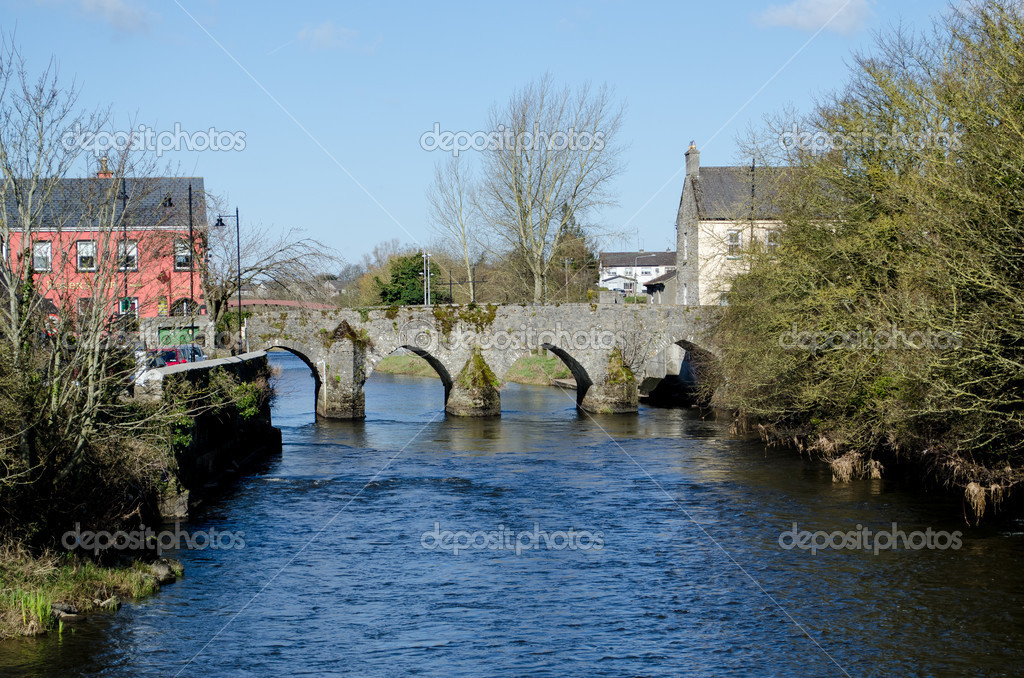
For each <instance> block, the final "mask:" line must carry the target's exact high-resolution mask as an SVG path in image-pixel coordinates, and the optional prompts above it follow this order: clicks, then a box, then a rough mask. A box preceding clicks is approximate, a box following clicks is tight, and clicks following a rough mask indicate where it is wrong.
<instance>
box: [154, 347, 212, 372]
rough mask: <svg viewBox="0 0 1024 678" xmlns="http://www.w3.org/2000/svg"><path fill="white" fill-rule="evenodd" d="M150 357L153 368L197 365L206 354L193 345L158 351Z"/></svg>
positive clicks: (204, 358)
mask: <svg viewBox="0 0 1024 678" xmlns="http://www.w3.org/2000/svg"><path fill="white" fill-rule="evenodd" d="M152 357H153V361H154V367H166V366H168V365H180V364H181V363H197V362H199V361H201V360H206V354H205V353H203V349H202V348H200V347H199V346H196V345H195V344H187V345H185V346H172V347H170V348H162V349H158V350H156V351H153V352H152Z"/></svg>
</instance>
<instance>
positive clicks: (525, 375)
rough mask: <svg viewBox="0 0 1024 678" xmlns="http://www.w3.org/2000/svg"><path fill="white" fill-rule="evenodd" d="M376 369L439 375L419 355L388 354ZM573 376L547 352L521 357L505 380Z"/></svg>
mask: <svg viewBox="0 0 1024 678" xmlns="http://www.w3.org/2000/svg"><path fill="white" fill-rule="evenodd" d="M374 371H376V372H383V373H384V374H407V375H411V376H415V377H435V378H436V377H437V372H435V371H434V368H433V367H431V366H430V365H429V364H428V363H427V361H426V360H424V359H423V358H421V357H419V356H418V355H391V356H388V357H387V358H384V359H383V360H381V361H380V362H379V363H377V367H376V368H375V370H374ZM571 376H572V373H571V372H570V371H569V368H567V367H566V366H565V363H563V362H562V361H561V360H559V359H558V358H549V357H547V354H546V353H545V354H542V355H529V356H526V357H525V358H520V359H519V361H517V362H516V364H515V365H513V366H512V369H510V370H509V371H508V374H506V375H505V381H509V382H513V383H516V384H535V385H543V386H547V385H548V384H550V383H551V380H552V379H568V378H569V377H571Z"/></svg>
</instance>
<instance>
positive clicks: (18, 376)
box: [0, 37, 152, 508]
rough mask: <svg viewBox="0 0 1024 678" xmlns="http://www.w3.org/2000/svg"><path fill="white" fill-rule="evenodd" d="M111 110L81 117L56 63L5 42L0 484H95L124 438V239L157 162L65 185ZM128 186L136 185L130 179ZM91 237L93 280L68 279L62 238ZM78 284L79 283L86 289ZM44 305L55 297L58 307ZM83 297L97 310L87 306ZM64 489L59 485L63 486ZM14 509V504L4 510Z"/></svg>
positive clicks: (0, 54) (114, 159)
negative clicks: (85, 143) (31, 62)
mask: <svg viewBox="0 0 1024 678" xmlns="http://www.w3.org/2000/svg"><path fill="white" fill-rule="evenodd" d="M106 124H107V116H106V115H105V114H104V113H103V112H96V113H91V114H83V113H80V112H79V111H78V109H77V90H76V89H75V88H74V86H71V87H70V88H65V87H64V86H62V84H61V82H60V77H59V72H58V69H57V67H56V65H55V64H54V63H53V62H51V63H50V64H49V65H48V66H47V68H46V69H45V70H44V71H43V72H42V73H41V74H40V75H39V76H38V77H32V76H30V75H29V73H28V70H27V68H26V66H25V63H24V60H23V59H22V57H21V55H20V53H19V51H18V49H17V48H16V47H14V46H13V45H12V44H10V41H9V38H7V37H4V39H3V43H2V45H0V253H2V256H0V372H2V375H0V376H2V380H3V382H4V390H3V391H2V392H0V408H2V414H0V487H7V488H10V487H14V486H20V485H29V484H32V485H34V486H35V487H50V488H54V487H58V486H60V487H63V488H65V489H67V488H68V487H69V485H68V483H72V484H73V483H79V484H82V483H85V482H88V478H89V473H90V469H91V470H92V471H93V472H95V469H96V467H97V466H99V464H97V462H96V458H95V457H94V456H90V455H91V454H93V453H94V452H95V450H96V449H97V448H98V447H102V446H104V445H105V444H109V443H110V441H111V440H112V439H113V438H115V437H116V436H118V435H125V434H126V431H130V430H133V427H136V428H135V429H134V430H141V429H139V428H138V421H137V420H131V421H130V420H129V419H126V418H125V417H123V416H122V410H123V408H120V407H119V404H118V402H117V394H118V393H120V392H121V391H122V390H123V388H124V385H125V381H126V377H127V375H129V374H131V372H132V370H133V369H134V364H133V362H132V361H131V351H130V350H129V349H128V347H127V345H126V344H125V342H124V341H119V340H118V337H123V336H125V335H123V334H122V332H124V331H125V330H130V329H133V328H130V327H127V326H126V325H125V324H124V323H123V322H122V321H124V320H126V318H125V317H118V316H116V315H115V313H114V308H115V303H116V302H117V300H118V299H119V298H120V296H121V292H122V291H123V286H122V280H123V279H124V278H123V275H124V274H122V273H120V272H119V270H123V267H119V264H120V263H121V259H122V258H123V256H124V253H123V252H121V251H119V249H118V245H119V244H120V243H121V242H122V240H123V238H122V234H123V233H124V232H125V228H126V224H127V223H128V221H129V220H130V219H131V215H132V214H133V213H134V212H135V211H136V210H137V205H138V204H139V203H140V202H141V201H142V197H143V196H144V195H145V193H146V191H147V190H148V186H149V182H148V181H147V180H146V177H147V176H148V175H149V174H150V172H151V171H152V165H151V164H150V163H149V161H148V160H147V159H146V158H145V157H144V156H142V155H141V154H139V153H137V152H136V151H134V150H133V149H131V148H124V149H120V150H118V151H117V152H112V153H111V154H110V157H109V158H104V165H103V166H104V169H105V171H104V172H103V176H102V177H96V178H90V179H85V180H81V181H78V182H68V181H66V178H67V175H68V173H69V172H70V171H71V170H72V168H73V167H74V166H75V165H76V164H77V163H80V162H81V161H82V153H83V150H82V148H81V147H80V145H78V144H76V143H75V142H74V139H75V135H76V133H77V132H76V131H81V130H90V131H99V130H101V129H102V128H104V127H105V126H106ZM126 177H131V180H130V181H129V182H126V181H125V179H126ZM73 231H84V232H88V233H89V234H90V235H89V238H90V240H89V242H91V243H93V250H92V252H91V258H92V263H91V266H90V269H89V270H90V271H91V273H90V274H89V276H88V282H87V283H85V284H84V286H83V287H74V286H72V285H71V284H70V281H69V279H68V277H69V275H70V274H69V273H68V271H69V270H70V269H71V267H72V266H73V264H74V262H73V261H72V259H73V257H74V256H76V255H75V254H74V253H72V252H70V251H63V250H62V248H61V245H62V243H65V242H67V241H66V239H63V238H62V237H61V235H62V234H63V233H66V232H73ZM78 284H81V283H78ZM48 297H50V298H54V299H56V303H54V301H51V300H50V299H49V298H48ZM82 299H87V300H88V301H89V302H90V303H87V304H80V303H79V302H80V301H81V300H82ZM62 483H63V484H62ZM7 508H9V506H8V507H7Z"/></svg>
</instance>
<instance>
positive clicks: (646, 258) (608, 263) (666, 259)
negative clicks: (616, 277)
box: [601, 252, 676, 268]
mask: <svg viewBox="0 0 1024 678" xmlns="http://www.w3.org/2000/svg"><path fill="white" fill-rule="evenodd" d="M652 254H653V255H654V256H651V255H652ZM637 257H640V259H639V260H637ZM634 262H635V263H636V265H637V266H675V265H676V253H675V252H602V253H601V266H602V267H603V268H613V267H618V266H628V267H630V268H633V264H634Z"/></svg>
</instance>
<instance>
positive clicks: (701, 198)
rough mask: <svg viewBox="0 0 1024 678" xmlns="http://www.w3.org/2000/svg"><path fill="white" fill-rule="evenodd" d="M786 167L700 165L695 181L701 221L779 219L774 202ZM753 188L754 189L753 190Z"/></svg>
mask: <svg viewBox="0 0 1024 678" xmlns="http://www.w3.org/2000/svg"><path fill="white" fill-rule="evenodd" d="M783 171H784V170H780V169H774V168H772V169H766V168H755V170H754V173H753V178H752V177H751V171H750V168H749V167H701V168H700V172H699V174H698V176H697V179H696V180H693V179H692V178H689V177H688V178H687V179H686V181H693V186H694V195H695V196H696V199H697V216H698V218H699V219H700V220H701V221H715V220H730V221H731V220H737V219H750V218H751V204H753V208H754V209H753V218H754V219H777V218H778V209H777V208H776V207H775V206H774V204H773V202H774V199H775V197H776V195H777V193H776V185H777V182H778V180H779V178H780V177H781V176H782V172H783ZM751 187H753V189H754V190H753V192H751Z"/></svg>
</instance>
